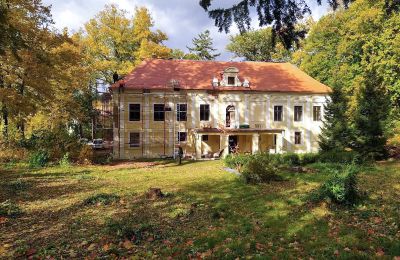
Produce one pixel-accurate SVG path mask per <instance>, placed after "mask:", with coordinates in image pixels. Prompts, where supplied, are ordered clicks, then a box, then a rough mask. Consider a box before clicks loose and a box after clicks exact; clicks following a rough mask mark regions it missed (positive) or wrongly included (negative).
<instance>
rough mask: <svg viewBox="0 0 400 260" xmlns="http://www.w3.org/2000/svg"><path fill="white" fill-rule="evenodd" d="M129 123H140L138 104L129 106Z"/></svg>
mask: <svg viewBox="0 0 400 260" xmlns="http://www.w3.org/2000/svg"><path fill="white" fill-rule="evenodd" d="M129 121H140V104H129Z"/></svg>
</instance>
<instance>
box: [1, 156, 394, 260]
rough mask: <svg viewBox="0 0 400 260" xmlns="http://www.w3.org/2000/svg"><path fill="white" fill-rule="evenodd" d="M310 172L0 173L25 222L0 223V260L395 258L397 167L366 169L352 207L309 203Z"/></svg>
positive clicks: (165, 168) (199, 165)
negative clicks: (259, 180)
mask: <svg viewBox="0 0 400 260" xmlns="http://www.w3.org/2000/svg"><path fill="white" fill-rule="evenodd" d="M315 167H316V168H317V169H319V170H318V171H317V172H314V173H282V176H283V177H284V179H285V180H284V181H279V182H273V183H270V184H263V185H247V184H245V183H244V182H242V181H241V180H240V179H239V178H238V177H237V176H236V175H234V174H232V173H228V172H226V171H224V170H223V164H222V162H221V161H197V162H194V161H193V162H192V161H190V162H185V163H184V165H182V166H176V164H175V163H174V162H155V163H126V164H120V165H116V166H71V167H64V168H63V167H48V168H43V169H37V170H33V169H29V168H26V167H24V166H16V165H2V166H0V203H1V202H4V201H6V200H10V201H11V202H12V203H15V204H16V205H17V206H18V207H20V209H21V212H20V213H19V214H15V215H14V216H11V217H4V216H3V217H0V258H11V257H20V258H25V257H34V258H44V257H49V256H53V257H55V258H57V259H59V258H82V257H89V258H97V257H105V258H107V257H109V258H115V257H128V256H137V257H140V258H166V257H172V258H181V259H187V258H190V257H192V258H199V257H200V258H214V259H218V258H228V259H235V258H236V257H245V256H250V257H253V258H272V257H276V258H307V259H308V258H310V257H312V258H314V259H320V258H335V257H339V258H354V257H358V258H374V257H377V256H383V257H386V258H387V259H393V257H395V256H400V231H399V230H400V229H399V228H400V163H399V162H386V163H380V164H378V165H376V166H374V167H371V168H365V169H364V170H363V171H362V173H361V174H360V175H359V183H360V188H361V189H362V190H363V191H364V192H366V194H367V195H366V197H365V198H364V200H363V201H362V202H361V203H360V204H359V205H357V206H355V207H352V208H350V207H345V206H335V205H333V204H331V203H327V202H312V201H311V200H310V194H311V193H312V192H313V191H314V190H315V189H316V188H318V186H319V185H320V184H321V182H322V181H324V180H325V179H327V178H328V177H329V174H328V173H327V172H325V171H324V167H321V165H320V166H319V167H317V166H315ZM151 187H158V188H161V190H162V192H163V193H164V194H165V197H163V198H159V199H150V198H148V197H146V191H147V190H148V189H149V188H151Z"/></svg>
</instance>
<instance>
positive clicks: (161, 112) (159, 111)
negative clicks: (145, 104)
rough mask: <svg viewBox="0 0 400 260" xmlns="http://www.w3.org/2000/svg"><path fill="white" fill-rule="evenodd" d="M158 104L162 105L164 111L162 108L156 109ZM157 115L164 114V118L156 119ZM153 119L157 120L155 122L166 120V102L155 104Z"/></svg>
mask: <svg viewBox="0 0 400 260" xmlns="http://www.w3.org/2000/svg"><path fill="white" fill-rule="evenodd" d="M156 106H160V107H161V106H162V111H161V110H157V111H156ZM156 115H158V116H160V115H162V119H161V118H157V119H156ZM153 121H155V122H164V121H165V104H160V103H155V104H153Z"/></svg>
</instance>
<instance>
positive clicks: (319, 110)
mask: <svg viewBox="0 0 400 260" xmlns="http://www.w3.org/2000/svg"><path fill="white" fill-rule="evenodd" d="M316 108H318V117H316V114H315V112H316V111H315V109H316ZM313 121H314V122H320V121H322V106H320V105H319V106H313Z"/></svg>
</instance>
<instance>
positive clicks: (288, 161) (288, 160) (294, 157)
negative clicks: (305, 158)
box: [281, 153, 300, 166]
mask: <svg viewBox="0 0 400 260" xmlns="http://www.w3.org/2000/svg"><path fill="white" fill-rule="evenodd" d="M281 158H282V163H283V164H285V165H287V166H299V165H300V157H299V155H298V154H297V153H284V154H282V156H281Z"/></svg>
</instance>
